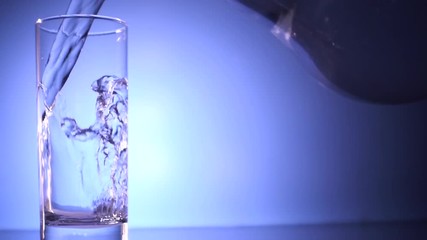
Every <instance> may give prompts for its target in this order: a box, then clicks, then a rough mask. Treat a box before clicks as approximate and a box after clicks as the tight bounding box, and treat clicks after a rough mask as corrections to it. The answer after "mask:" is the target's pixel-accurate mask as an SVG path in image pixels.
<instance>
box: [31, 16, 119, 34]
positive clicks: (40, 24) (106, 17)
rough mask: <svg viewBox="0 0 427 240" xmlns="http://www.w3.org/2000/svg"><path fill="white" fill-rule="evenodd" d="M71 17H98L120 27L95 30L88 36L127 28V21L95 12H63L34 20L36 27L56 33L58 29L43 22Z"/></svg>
mask: <svg viewBox="0 0 427 240" xmlns="http://www.w3.org/2000/svg"><path fill="white" fill-rule="evenodd" d="M71 18H91V19H94V20H95V19H98V20H107V21H111V22H114V23H116V24H119V25H120V26H121V27H118V28H113V30H110V31H95V32H89V34H88V35H89V36H97V35H108V34H116V33H121V32H123V31H126V30H127V23H126V21H124V20H122V19H120V18H117V17H110V16H105V15H97V14H63V15H55V16H49V17H45V18H38V19H37V21H36V27H37V28H39V29H41V30H43V31H46V32H48V33H54V34H56V33H58V31H59V30H58V29H52V28H47V27H43V26H42V25H43V23H45V22H49V21H55V20H64V19H71Z"/></svg>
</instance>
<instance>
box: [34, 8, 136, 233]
mask: <svg viewBox="0 0 427 240" xmlns="http://www.w3.org/2000/svg"><path fill="white" fill-rule="evenodd" d="M36 65H37V108H38V129H37V132H38V145H39V146H38V156H39V184H40V205H41V206H40V212H41V238H42V239H54V238H55V239H59V238H61V237H62V236H66V235H67V236H68V235H70V236H71V235H72V236H75V238H66V239H80V238H77V237H78V236H85V237H88V238H91V239H96V236H99V239H126V238H127V233H126V232H127V219H128V208H127V206H128V204H127V201H128V195H127V194H128V165H127V156H128V155H127V146H128V117H127V108H128V97H127V93H128V80H127V26H126V24H125V22H123V21H122V20H120V19H117V18H111V17H105V16H99V15H81V14H80V15H62V16H54V17H48V18H44V19H39V20H37V22H36ZM85 239H87V238H85Z"/></svg>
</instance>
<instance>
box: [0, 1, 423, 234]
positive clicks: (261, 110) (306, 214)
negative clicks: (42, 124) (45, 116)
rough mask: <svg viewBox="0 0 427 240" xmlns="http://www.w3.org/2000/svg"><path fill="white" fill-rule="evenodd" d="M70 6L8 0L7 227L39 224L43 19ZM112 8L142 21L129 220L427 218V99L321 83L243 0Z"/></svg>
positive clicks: (2, 8) (138, 25)
mask: <svg viewBox="0 0 427 240" xmlns="http://www.w3.org/2000/svg"><path fill="white" fill-rule="evenodd" d="M67 5H68V1H54V0H50V1H48V0H45V1H41V0H37V1H34V0H33V1H30V0H26V1H24V0H21V1H15V0H1V2H0V18H1V21H0V31H1V37H0V48H1V52H0V66H1V67H0V76H1V80H0V99H1V101H0V111H1V120H0V121H1V122H0V123H1V129H2V130H1V140H0V143H1V145H0V146H1V152H2V156H1V158H0V183H1V190H0V193H1V199H0V208H1V210H0V211H1V214H2V217H1V218H0V229H16V228H26V229H35V228H38V184H37V148H36V110H35V107H36V104H35V97H36V94H35V56H34V54H35V50H34V46H35V42H34V22H35V20H36V19H37V18H38V17H46V16H50V15H57V14H62V13H65V10H66V8H67ZM100 14H103V15H112V16H117V17H120V18H123V19H125V20H127V22H128V25H129V79H130V104H131V109H130V113H129V114H130V120H129V121H130V144H129V148H130V155H129V157H130V158H129V166H130V193H129V194H130V199H129V201H130V227H167V226H172V227H174V226H240V225H266V224H299V223H319V222H339V221H367V220H399V219H420V218H426V217H427V206H426V202H427V193H426V189H427V177H426V176H427V175H426V174H425V172H426V163H425V161H426V156H427V147H426V143H427V139H426V138H427V127H426V122H427V116H426V113H427V102H420V103H416V104H409V105H402V106H380V105H373V104H368V103H363V102H358V101H355V100H352V99H348V98H345V97H342V96H340V95H339V94H337V93H335V92H332V91H330V90H328V89H326V88H324V87H322V86H321V85H320V84H319V83H318V82H316V80H315V79H313V78H312V77H311V76H310V75H309V74H308V73H307V72H306V70H305V69H304V68H302V67H301V66H300V63H299V62H298V61H297V60H296V59H295V56H294V55H292V54H291V52H290V51H289V50H288V49H287V48H286V47H285V46H284V45H283V44H282V43H281V42H280V41H278V40H277V39H275V38H274V36H273V35H272V34H271V33H270V29H271V27H272V24H271V23H270V22H267V21H266V20H264V19H263V18H262V17H260V16H259V15H257V14H255V13H254V12H252V11H251V10H248V9H247V8H245V7H243V6H241V5H240V4H238V3H235V2H233V1H231V0H230V1H227V0H182V1H176V0H142V1H134V0H123V1H117V0H106V3H105V4H104V7H103V8H102V9H101V11H100Z"/></svg>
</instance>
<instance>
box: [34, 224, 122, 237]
mask: <svg viewBox="0 0 427 240" xmlns="http://www.w3.org/2000/svg"><path fill="white" fill-rule="evenodd" d="M40 235H41V236H40V239H41V240H58V239H64V240H89V239H90V240H128V226H127V223H118V224H111V225H80V226H78V225H73V226H49V225H46V226H44V227H42V229H41V232H40Z"/></svg>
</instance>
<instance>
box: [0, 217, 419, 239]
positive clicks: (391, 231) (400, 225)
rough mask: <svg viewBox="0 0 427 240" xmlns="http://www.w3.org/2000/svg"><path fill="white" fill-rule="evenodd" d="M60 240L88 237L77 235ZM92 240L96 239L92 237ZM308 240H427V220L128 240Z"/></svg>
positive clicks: (172, 232) (1, 234)
mask: <svg viewBox="0 0 427 240" xmlns="http://www.w3.org/2000/svg"><path fill="white" fill-rule="evenodd" d="M0 239H1V240H9V239H13V240H29V239H31V240H36V239H39V232H38V231H36V230H0ZM60 239H72V240H73V239H89V238H88V237H82V236H79V237H78V238H73V237H71V238H70V237H67V238H62V237H60V238H56V239H55V240H60ZM91 239H93V238H91ZM139 239H143V240H169V239H171V240H172V239H173V240H178V239H185V240H196V239H197V240H214V239H215V240H231V239H233V240H282V239H286V240H293V239H298V240H305V239H318V240H323V239H328V240H334V239H347V240H352V239H358V240H361V239H365V240H370V239H372V240H373V239H375V240H377V239H391V240H393V239H415V240H417V239H427V221H419V222H392V223H364V224H355V223H352V224H322V225H290V226H258V227H200V228H150V229H148V228H147V229H132V228H131V229H129V240H139Z"/></svg>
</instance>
